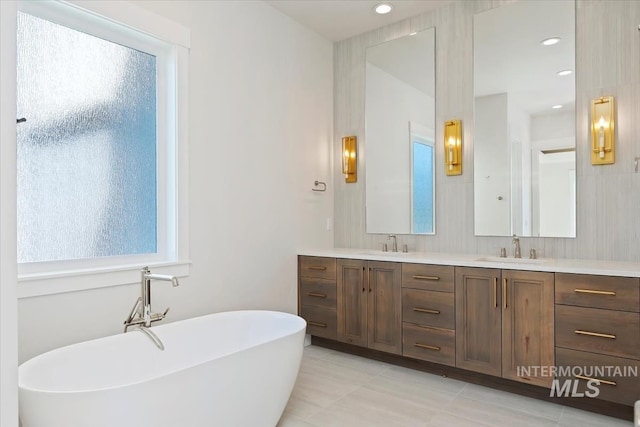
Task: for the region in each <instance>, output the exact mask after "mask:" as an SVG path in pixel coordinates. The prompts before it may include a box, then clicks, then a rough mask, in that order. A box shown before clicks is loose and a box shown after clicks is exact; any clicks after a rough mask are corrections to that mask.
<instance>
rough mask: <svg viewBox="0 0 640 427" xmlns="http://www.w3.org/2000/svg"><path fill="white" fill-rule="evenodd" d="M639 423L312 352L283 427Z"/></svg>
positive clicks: (305, 359) (606, 425)
mask: <svg viewBox="0 0 640 427" xmlns="http://www.w3.org/2000/svg"><path fill="white" fill-rule="evenodd" d="M632 424H633V423H632V422H631V421H628V422H625V421H623V420H619V419H616V418H610V417H605V416H602V415H598V414H593V413H590V412H585V411H580V410H577V409H573V408H569V407H565V406H560V405H556V404H554V403H549V402H544V401H541V400H536V399H530V398H527V397H522V396H518V395H514V394H511V393H506V392H503V391H498V390H494V389H490V388H486V387H481V386H478V385H474V384H467V383H465V382H461V381H457V380H453V379H450V378H443V377H440V376H437V375H432V374H428V373H424V372H420V371H414V370H412V369H407V368H402V367H399V366H394V365H389V364H385V363H382V362H378V361H374V360H369V359H365V358H361V357H358V356H353V355H350V354H345V353H340V352H337V351H333V350H329V349H325V348H322V347H317V346H308V347H305V350H304V355H303V357H302V365H301V367H300V373H299V375H298V380H297V382H296V385H295V388H294V390H293V393H292V395H291V398H290V399H289V403H288V405H287V408H286V409H285V412H284V414H283V416H282V418H281V420H280V422H279V423H278V427H328V426H346V427H359V426H366V427H375V426H381V427H382V426H384V427H393V426H399V427H408V426H422V427H439V426H441V427H445V426H446V427H466V426H480V427H482V426H505V427H513V426H518V427H520V426H525V427H526V426H543V427H546V426H550V427H551V426H554V427H609V426H610V427H618V426H620V427H630V426H632Z"/></svg>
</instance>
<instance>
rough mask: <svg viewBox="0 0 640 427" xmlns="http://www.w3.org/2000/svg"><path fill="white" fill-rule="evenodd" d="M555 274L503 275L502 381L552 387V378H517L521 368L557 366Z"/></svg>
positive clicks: (513, 273) (511, 271)
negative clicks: (554, 319)
mask: <svg viewBox="0 0 640 427" xmlns="http://www.w3.org/2000/svg"><path fill="white" fill-rule="evenodd" d="M553 282H554V280H553V273H541V272H532V271H514V270H503V271H502V296H503V298H504V299H503V301H502V310H503V314H502V377H503V378H508V379H511V380H516V381H521V382H524V383H528V384H535V385H540V386H547V387H550V386H551V382H552V379H553V378H551V377H537V378H536V377H532V376H531V377H526V376H519V375H518V367H521V369H522V367H530V366H554V365H555V363H554V362H555V358H554V326H553V318H554V314H553V313H554V310H553V309H554V306H553V299H554V290H553Z"/></svg>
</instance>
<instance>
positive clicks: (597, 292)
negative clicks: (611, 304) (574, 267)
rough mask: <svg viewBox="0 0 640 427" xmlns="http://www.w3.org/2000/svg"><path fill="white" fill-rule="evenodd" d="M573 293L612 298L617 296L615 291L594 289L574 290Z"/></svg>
mask: <svg viewBox="0 0 640 427" xmlns="http://www.w3.org/2000/svg"><path fill="white" fill-rule="evenodd" d="M573 292H575V293H576V294H591V295H611V296H612V297H615V296H616V293H615V292H613V291H595V290H593V289H574V290H573Z"/></svg>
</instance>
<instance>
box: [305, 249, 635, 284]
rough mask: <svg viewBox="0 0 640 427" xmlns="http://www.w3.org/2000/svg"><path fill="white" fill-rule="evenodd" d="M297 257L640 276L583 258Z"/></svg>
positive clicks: (318, 252) (343, 253) (316, 252)
mask: <svg viewBox="0 0 640 427" xmlns="http://www.w3.org/2000/svg"><path fill="white" fill-rule="evenodd" d="M298 255H305V256H319V257H330V258H349V259H362V260H370V261H393V262H410V263H418V264H436V265H453V266H460V267H484V268H500V269H503V270H527V271H548V272H552V273H579V274H596V275H602V276H621V277H640V263H637V262H620V261H598V260H587V259H551V258H539V259H537V260H530V259H528V258H521V259H516V258H512V257H509V258H499V257H496V256H490V255H477V254H476V255H472V254H447V253H439V252H408V253H403V252H382V251H380V250H375V249H347V248H334V249H303V250H299V251H298Z"/></svg>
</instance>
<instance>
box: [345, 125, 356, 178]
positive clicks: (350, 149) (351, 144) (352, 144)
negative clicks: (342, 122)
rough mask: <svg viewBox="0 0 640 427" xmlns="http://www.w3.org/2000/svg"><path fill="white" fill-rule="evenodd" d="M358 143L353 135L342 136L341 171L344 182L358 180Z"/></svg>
mask: <svg viewBox="0 0 640 427" xmlns="http://www.w3.org/2000/svg"><path fill="white" fill-rule="evenodd" d="M357 153H358V143H357V138H356V137H355V136H345V137H344V138H342V173H343V174H344V177H345V179H344V182H347V183H352V182H357V181H358V174H357V172H358V171H357V169H358V155H357Z"/></svg>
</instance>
